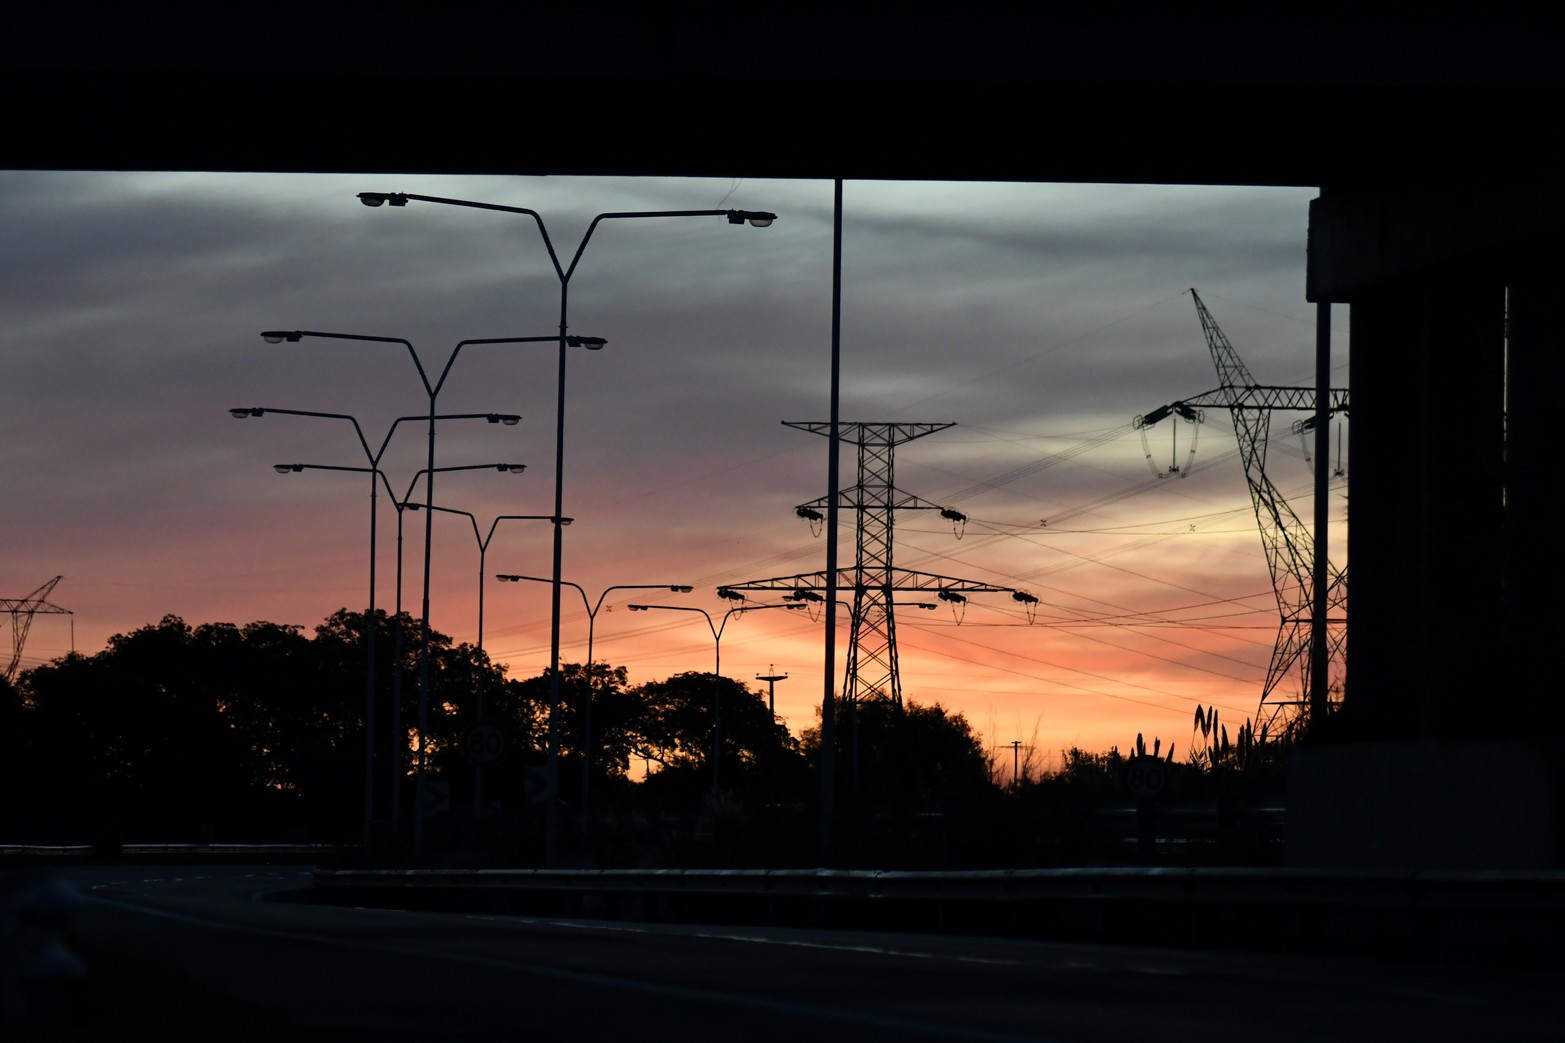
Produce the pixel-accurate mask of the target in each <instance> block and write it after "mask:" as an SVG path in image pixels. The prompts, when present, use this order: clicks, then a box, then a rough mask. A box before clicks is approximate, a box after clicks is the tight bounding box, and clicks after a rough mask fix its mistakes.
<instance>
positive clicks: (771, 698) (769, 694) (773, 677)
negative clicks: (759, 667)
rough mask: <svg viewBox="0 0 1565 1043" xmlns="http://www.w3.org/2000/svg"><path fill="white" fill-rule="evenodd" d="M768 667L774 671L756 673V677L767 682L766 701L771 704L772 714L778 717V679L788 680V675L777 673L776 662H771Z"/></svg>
mask: <svg viewBox="0 0 1565 1043" xmlns="http://www.w3.org/2000/svg"><path fill="white" fill-rule="evenodd" d="M767 669H768V670H770V671H772V672H771V673H769V674H756V675H755V679H756V680H757V681H765V682H766V701H767V703H768V704H770V706H771V709H772V716H773V717H776V716H777V682H778V681H786V680H788V675H787V674H779V673H777V664H776V663H772V664H770V665H769V666H767Z"/></svg>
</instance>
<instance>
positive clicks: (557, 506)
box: [359, 192, 777, 865]
mask: <svg viewBox="0 0 1565 1043" xmlns="http://www.w3.org/2000/svg"><path fill="white" fill-rule="evenodd" d="M359 201H360V202H361V203H363V204H364V205H365V206H371V207H378V206H383V205H386V204H388V203H389V204H390V205H391V206H393V207H405V206H407V205H408V203H409V202H410V201H412V202H420V203H440V204H443V205H446V206H461V207H468V208H470V209H474V210H490V211H494V212H497V213H505V214H517V215H520V216H522V217H528V218H531V219H532V221H533V223H534V224H535V225H537V228H538V234H539V236H540V237H542V239H543V245H544V248H545V249H546V250H547V251H548V252H549V260H550V262H551V263H552V264H553V265H554V274H555V276H556V277H557V278H558V279H559V283H560V332H559V335H558V338H557V339H558V341H559V345H560V351H559V355H560V362H559V387H558V391H557V398H556V404H555V432H554V516H555V517H556V518H559V517H563V516H564V514H565V504H564V464H565V349H566V347H567V345H568V344H570V343H571V339H572V338H571V337H569V336H568V335H567V331H568V329H569V324H568V321H567V316H568V313H569V301H570V282H571V276H573V275H574V274H575V273H576V265H577V264H578V263H580V261H581V255H582V252H583V251H584V250H586V249H587V243H588V241H589V240H590V239H591V238H592V233H593V232H595V231H596V230H597V228H598V225H599V223H600V222H603V221H610V220H623V219H630V218H649V217H722V218H725V219H726V220H727V222H728V223H729V224H731V225H743V224H747V223H748V224H750V225H752V226H753V227H756V228H766V227H768V226H769V225H771V223H772V222H773V221H775V220H777V215H776V214H773V213H769V212H767V211H764V210H641V211H625V212H616V213H603V214H599V215H598V216H596V217H594V218H593V219H592V223H591V224H590V225H588V226H587V232H586V234H585V235H583V236H582V237H581V242H580V243H579V244H577V247H576V253H575V254H574V255H573V256H572V257H571V261H570V264H569V265H562V264H561V263H560V257H559V254H558V253H557V252H556V251H555V249H554V242H553V240H551V239H550V238H549V231H548V229H547V228H546V227H545V226H544V223H543V217H542V216H541V215H540V214H539V213H538V212H537V211H536V210H529V209H527V208H526V207H519V206H503V205H501V204H498V203H480V202H474V201H472V200H467V199H450V198H446V197H442V196H425V195H416V194H413V193H409V192H360V193H359ZM600 346H601V344H600ZM563 543H564V541H563V534H562V529H561V526H560V525H559V524H558V523H556V524H555V526H554V570H553V576H552V578H551V579H550V582H551V583H552V584H553V586H554V592H553V594H552V596H551V610H550V621H549V676H550V683H549V771H550V774H551V776H552V775H553V774H554V772H555V771H556V770H557V768H558V765H559V749H560V732H559V721H558V717H559V708H560V597H561V595H560V588H561V586H562V585H563V582H562V579H561V577H562V575H563V571H562V556H563V549H562V548H563ZM544 814H545V823H546V824H545V827H544V829H545V837H544V859H545V862H546V863H547V864H550V865H552V864H554V861H555V851H556V847H557V843H558V838H559V810H558V809H557V808H556V807H555V804H554V802H552V801H551V802H549V803H548V804H547V805H546V810H545V813H544Z"/></svg>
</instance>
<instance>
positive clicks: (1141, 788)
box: [1125, 756, 1168, 797]
mask: <svg viewBox="0 0 1565 1043" xmlns="http://www.w3.org/2000/svg"><path fill="white" fill-rule="evenodd" d="M1167 771H1168V766H1167V765H1166V764H1164V763H1163V762H1162V761H1160V760H1158V759H1157V758H1156V757H1147V756H1140V757H1132V758H1130V763H1129V764H1127V765H1125V788H1126V789H1128V790H1130V794H1131V796H1133V797H1155V796H1157V795H1158V793H1159V792H1161V791H1162V789H1163V783H1164V782H1166V781H1167V780H1168V777H1167Z"/></svg>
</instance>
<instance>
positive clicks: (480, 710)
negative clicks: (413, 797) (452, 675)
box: [408, 503, 575, 818]
mask: <svg viewBox="0 0 1565 1043" xmlns="http://www.w3.org/2000/svg"><path fill="white" fill-rule="evenodd" d="M419 506H420V505H419V504H416V503H411V504H408V507H409V508H410V509H412V510H418V509H419ZM430 510H432V511H443V512H444V513H446V514H460V515H462V517H464V518H466V519H467V520H468V522H470V523H471V524H472V526H473V539H474V540H476V541H477V542H478V655H479V659H480V660H481V659H482V658H483V653H484V577H485V575H486V574H487V573H486V568H485V564H484V562H485V559H486V558H487V556H488V554H489V543H490V541H491V540H493V539H494V534H495V530H496V529H497V528H499V527H500V523H501V522H503V521H546V522H553V521H554V520H555V519H554V515H552V514H502V515H499V516H498V517H496V518H495V520H494V521H493V522H491V523H490V525H489V532H488V534H487V535H484V534H481V533H480V532H479V531H478V518H477V517H476V516H475V515H474V514H473V513H472V512H471V511H461V510H457V509H456V508H454V507H440V506H434V507H431V508H430ZM574 520H575V519H573V518H561V519H560V524H561V525H569V524H570V523H571V522H572V521H574ZM499 578H500V579H505V578H506V577H504V576H501V577H499ZM484 674H485V671H484V670H482V669H480V670H479V673H478V683H477V685H476V686H475V690H474V700H473V723H474V724H475V725H476V724H482V723H483V720H484ZM483 770H484V768H483V765H481V764H476V763H475V764H474V765H473V817H474V818H478V817H479V816H481V815H482V814H483V810H484V785H483Z"/></svg>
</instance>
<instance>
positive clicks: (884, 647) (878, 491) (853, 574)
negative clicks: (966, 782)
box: [725, 421, 1038, 707]
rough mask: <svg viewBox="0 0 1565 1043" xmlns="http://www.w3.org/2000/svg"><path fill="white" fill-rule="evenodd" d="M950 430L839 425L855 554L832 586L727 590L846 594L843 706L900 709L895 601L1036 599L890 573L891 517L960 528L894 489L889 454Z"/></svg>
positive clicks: (815, 582) (946, 512)
mask: <svg viewBox="0 0 1565 1043" xmlns="http://www.w3.org/2000/svg"><path fill="white" fill-rule="evenodd" d="M784 424H785V426H787V427H794V428H798V429H799V430H801V431H812V432H814V433H815V434H819V435H826V436H828V437H829V436H830V434H831V424H829V423H826V422H808V423H803V422H792V421H784ZM953 426H955V425H954V424H949V423H946V424H911V423H903V424H895V423H889V424H881V423H846V422H844V423H841V424H839V428H838V429H839V435H838V437H839V438H840V440H841V441H844V442H848V443H850V444H852V445H856V446H858V447H859V473H858V481H857V483H855V484H854V485H852V486H850V487H849V488H847V489H844V490H842V492H841V493H839V494H838V496H839V499H838V504H839V505H840V506H841V507H844V508H847V509H849V510H852V511H853V512H854V513H855V516H856V524H855V526H854V528H855V532H856V539H855V545H856V552H855V555H854V563H853V566H852V567H851V568H846V569H844V568H839V569H838V570H837V576H836V580H837V582H836V583H834V584H829V583H828V582H827V580H828V577H827V575H826V573H825V571H820V572H806V573H800V574H798V575H794V576H778V577H775V578H773V579H760V580H752V581H750V582H748V583H733V584H730V585H729V586H728V587H726V588H725V589H728V590H733V591H747V590H750V591H762V590H779V591H788V592H789V593H788V594H787V595H786V597H787V598H789V599H791V600H795V601H819V600H821V598H822V596H823V595H822V592H823V591H825V590H826V589H827V588H828V587H835V589H837V590H840V591H843V592H844V593H846V592H847V591H852V592H853V608H852V631H851V636H850V638H849V644H848V663H847V670H846V672H845V676H844V678H843V688H842V696H843V701H844V702H846V703H848V704H849V705H850V706H851V705H852V704H855V703H857V702H858V701H859V700H860V699H885V700H887V701H889V702H891V703H893V704H895V705H896V706H898V707H900V706H901V705H902V678H901V673H900V671H899V669H898V667H897V624H896V615H895V613H894V610H893V605H894V604H895V601H894V595H896V594H903V593H913V592H922V593H934V594H935V595H936V597H938V598H939V599H940V600H942V601H945V602H948V603H950V604H951V605H953V606H956V607H960V606H961V605H963V604H965V603H966V601H967V596H968V595H969V594H989V593H1002V592H1007V593H1010V595H1011V597H1012V598H1013V599H1015V600H1016V601H1018V602H1020V603H1022V604H1024V605H1026V606H1027V607H1028V610H1029V613H1030V612H1031V611H1032V609H1033V606H1035V605H1036V604H1037V603H1038V599H1037V598H1035V597H1033V596H1032V595H1031V594H1028V593H1025V592H1023V591H1019V590H1015V589H1014V588H1011V587H996V586H993V585H991V584H988V583H980V582H978V581H976V580H966V579H958V578H957V577H954V576H939V575H936V574H934V573H931V572H916V571H914V570H912V569H902V568H897V567H896V565H895V564H894V563H893V560H892V558H893V546H894V541H895V534H896V512H897V511H939V512H940V516H941V517H942V518H945V519H947V520H949V521H950V522H951V523H952V524H953V525H958V526H960V525H962V524H965V523H966V521H967V516H966V515H965V514H963V513H961V512H960V511H957V510H953V509H952V508H949V507H942V506H940V505H939V504H935V503H930V502H928V501H927V500H924V499H921V498H920V497H917V496H914V495H912V494H910V493H905V492H903V491H902V490H900V489H898V488H897V487H896V476H895V450H896V447H897V446H898V445H901V444H903V443H904V442H911V441H913V440H914V439H915V438H922V437H923V436H925V435H929V434H933V433H935V432H936V431H942V430H944V429H946V428H948V427H953ZM826 506H827V498H826V497H824V496H823V497H821V498H819V499H816V500H812V501H810V502H809V503H805V504H800V505H799V506H798V507H795V508H794V513H795V514H797V515H798V516H799V517H801V518H805V519H808V520H809V521H810V522H811V523H812V524H815V523H819V522H820V521H821V520H822V518H823V517H824V514H823V512H824V511H825V509H826Z"/></svg>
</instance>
